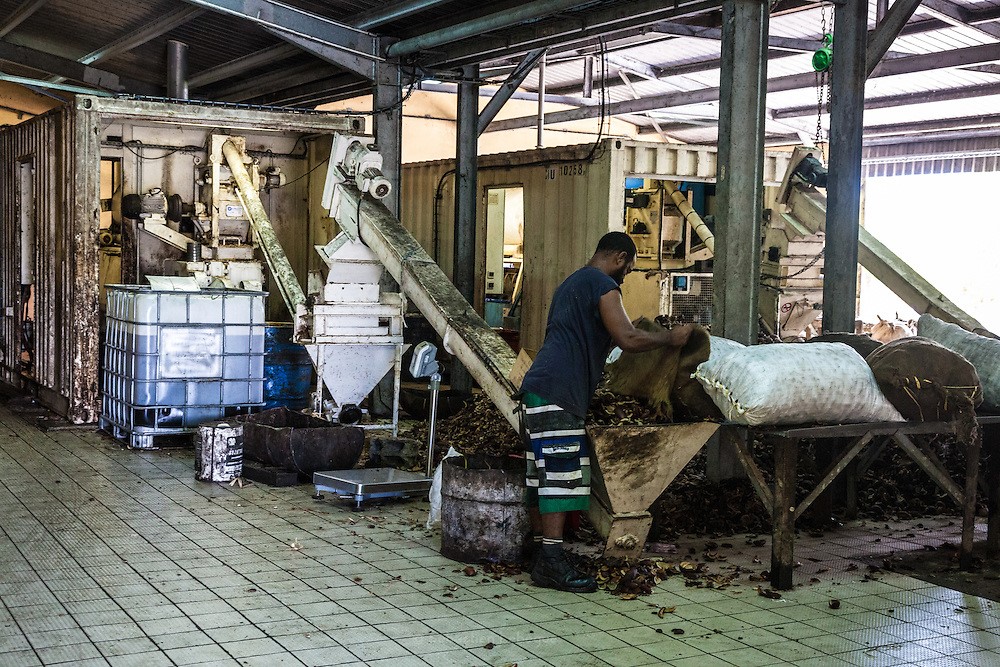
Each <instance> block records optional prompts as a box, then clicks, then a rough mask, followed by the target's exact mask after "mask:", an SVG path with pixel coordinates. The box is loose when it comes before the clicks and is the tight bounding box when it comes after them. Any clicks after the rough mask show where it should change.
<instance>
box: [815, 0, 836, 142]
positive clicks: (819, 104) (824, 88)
mask: <svg viewBox="0 0 1000 667" xmlns="http://www.w3.org/2000/svg"><path fill="white" fill-rule="evenodd" d="M826 10H827V4H826V3H823V4H822V5H820V28H821V30H820V41H821V43H824V44H825V41H824V40H825V39H826V35H828V34H832V32H833V16H830V23H829V26H828V25H827V14H826ZM829 84H830V72H829V70H823V71H822V72H816V147H817V148H822V149H823V152H824V153H826V147H825V146H821V144H825V143H826V142H825V141H824V140H823V113H824V112H828V111H829V110H830V99H831V90H830V85H829Z"/></svg>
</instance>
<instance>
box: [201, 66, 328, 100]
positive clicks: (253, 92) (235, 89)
mask: <svg viewBox="0 0 1000 667" xmlns="http://www.w3.org/2000/svg"><path fill="white" fill-rule="evenodd" d="M342 72H343V70H341V69H339V68H337V67H336V66H330V65H323V64H320V63H317V62H315V61H313V62H309V63H305V64H302V65H298V66H295V67H284V68H281V69H276V70H274V71H271V72H268V73H267V74H263V75H260V76H255V77H253V78H251V79H250V80H248V81H240V82H238V83H233V84H231V85H229V86H226V87H225V88H222V89H219V90H215V91H212V92H211V97H212V99H213V100H220V101H222V102H245V101H246V100H249V99H253V98H255V97H261V96H263V95H269V94H271V93H277V92H279V91H282V90H290V89H292V88H294V87H295V86H300V85H302V84H305V83H312V82H313V81H317V80H319V79H325V78H329V77H331V76H335V75H337V74H341V73H342Z"/></svg>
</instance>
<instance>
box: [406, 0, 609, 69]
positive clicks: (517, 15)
mask: <svg viewBox="0 0 1000 667" xmlns="http://www.w3.org/2000/svg"><path fill="white" fill-rule="evenodd" d="M588 3H589V0H533V2H526V3H523V4H521V5H520V6H519V7H517V8H514V9H508V10H506V11H501V12H496V13H494V14H487V15H486V16H482V17H480V18H476V19H471V20H468V21H465V22H463V23H457V24H455V25H450V26H446V27H444V28H439V29H438V30H432V31H431V32H428V33H424V34H422V35H417V36H416V37H410V38H408V39H403V40H400V41H398V42H396V43H395V44H393V45H391V46H390V47H389V49H388V50H387V51H386V54H387V55H388V56H390V57H393V58H401V57H403V56H409V55H412V54H414V53H417V52H419V51H425V50H428V49H433V48H435V47H438V46H441V45H443V44H450V43H452V42H457V41H459V40H462V39H466V38H468V37H473V36H477V35H482V34H483V33H486V32H492V31H494V30H500V29H503V28H509V27H511V26H514V25H517V24H519V23H525V22H527V21H532V20H535V19H539V18H544V17H546V16H550V15H552V14H558V13H559V12H562V11H566V10H568V9H573V8H575V7H579V6H581V5H585V4H588Z"/></svg>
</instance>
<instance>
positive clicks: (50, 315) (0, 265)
mask: <svg viewBox="0 0 1000 667" xmlns="http://www.w3.org/2000/svg"><path fill="white" fill-rule="evenodd" d="M75 130H76V128H75V123H74V117H73V114H72V112H71V111H70V110H69V109H66V108H63V109H58V110H55V111H52V112H49V113H47V114H44V115H42V116H38V117H36V118H34V119H32V120H29V121H26V122H24V123H21V124H19V125H15V126H13V127H10V128H7V129H4V130H2V131H0V247H2V248H3V252H2V253H0V309H2V310H0V318H2V319H0V378H2V380H3V381H5V382H7V383H10V384H13V385H15V386H24V387H27V388H30V390H32V391H35V392H37V394H38V396H39V398H40V399H41V400H42V401H43V402H45V403H46V404H48V405H50V406H51V407H53V408H54V409H56V410H57V411H58V412H61V413H63V414H68V413H70V412H73V410H72V409H71V405H70V402H71V401H70V394H71V391H70V389H71V387H72V385H73V377H72V361H73V350H72V349H68V348H66V349H64V346H63V344H62V343H63V341H67V340H70V339H71V335H70V334H71V320H70V317H69V314H68V313H66V312H64V310H63V308H64V307H65V305H66V304H73V303H74V301H75V299H76V297H77V295H76V292H75V289H74V281H73V278H74V275H75V271H74V263H73V261H72V259H73V257H74V253H75V252H76V250H77V246H78V239H77V238H76V236H77V235H76V229H75V219H76V217H75V210H74V203H75V199H76V191H75V189H74V188H73V181H72V179H73V170H72V153H73V152H72V149H71V146H72V144H73V141H72V139H73V137H74V133H75ZM29 164H30V168H31V177H30V178H31V195H25V196H24V197H22V192H21V188H20V187H19V183H18V178H19V173H20V171H21V165H29ZM22 199H23V200H24V201H23V204H24V205H26V206H28V207H30V208H31V209H32V210H33V213H31V214H29V218H30V224H31V225H32V226H33V228H34V243H33V244H32V246H33V252H34V258H33V261H32V258H30V257H27V256H26V257H22V253H21V242H20V238H21V232H20V219H19V211H20V206H21V205H22ZM95 253H96V248H95ZM29 264H30V265H31V267H30V268H31V269H32V272H33V274H34V275H33V282H34V297H33V299H32V300H31V303H30V304H27V303H25V301H23V300H22V297H21V292H22V290H21V271H22V268H23V267H27V265H29ZM95 278H96V269H95ZM26 305H30V306H33V317H34V336H33V338H34V354H33V365H32V367H31V368H30V369H25V368H22V366H21V361H20V356H21V355H20V352H21V338H22V335H23V334H24V333H25V332H24V327H23V321H22V320H23V317H22V314H23V313H24V310H25V306H26Z"/></svg>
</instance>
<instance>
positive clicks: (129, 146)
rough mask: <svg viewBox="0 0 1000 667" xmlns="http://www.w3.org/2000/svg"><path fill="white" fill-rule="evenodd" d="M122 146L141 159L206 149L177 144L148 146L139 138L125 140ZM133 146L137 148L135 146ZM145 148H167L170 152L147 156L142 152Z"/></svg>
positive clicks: (165, 156) (154, 158)
mask: <svg viewBox="0 0 1000 667" xmlns="http://www.w3.org/2000/svg"><path fill="white" fill-rule="evenodd" d="M122 146H123V147H124V148H125V149H126V150H128V152H129V153H132V154H133V155H135V156H136V157H137V158H139V159H140V160H162V159H164V158H167V157H170V156H171V155H173V154H174V153H182V152H183V153H192V152H198V153H201V152H202V151H203V150H204V149H203V148H202V147H201V146H176V147H175V146H171V147H164V146H146V145H145V144H143V143H142V142H141V141H139V140H138V139H136V140H133V141H125V142H123V143H122ZM133 146H134V147H135V148H133ZM143 148H155V149H163V150H167V151H169V152H167V153H164V154H163V155H159V156H157V157H147V156H145V155H143V154H142V152H141V151H142V149H143ZM136 149H138V150H136Z"/></svg>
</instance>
